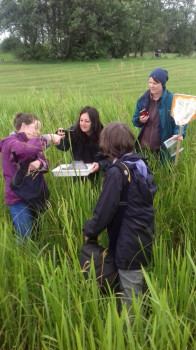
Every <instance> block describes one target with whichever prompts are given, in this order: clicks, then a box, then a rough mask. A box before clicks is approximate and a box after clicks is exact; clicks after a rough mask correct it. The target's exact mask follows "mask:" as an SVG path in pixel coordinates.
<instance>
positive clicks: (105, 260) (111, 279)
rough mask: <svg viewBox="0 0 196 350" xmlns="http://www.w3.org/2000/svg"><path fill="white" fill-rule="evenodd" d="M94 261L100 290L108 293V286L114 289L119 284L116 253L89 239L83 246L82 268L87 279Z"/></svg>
mask: <svg viewBox="0 0 196 350" xmlns="http://www.w3.org/2000/svg"><path fill="white" fill-rule="evenodd" d="M92 259H93V263H94V267H95V275H96V280H97V284H98V286H99V288H100V289H101V291H102V292H103V293H107V291H108V285H109V286H110V288H111V289H112V288H114V287H115V286H116V285H117V283H118V280H117V278H118V270H117V268H116V265H115V261H114V252H113V251H112V250H108V248H103V247H102V246H100V245H99V243H98V242H97V241H96V240H91V239H89V240H88V241H87V242H85V243H84V244H83V246H82V250H81V256H80V266H81V268H82V273H83V275H84V277H85V279H86V280H87V279H89V273H90V267H91V260H92Z"/></svg>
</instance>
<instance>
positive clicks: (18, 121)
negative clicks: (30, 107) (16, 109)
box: [14, 113, 40, 131]
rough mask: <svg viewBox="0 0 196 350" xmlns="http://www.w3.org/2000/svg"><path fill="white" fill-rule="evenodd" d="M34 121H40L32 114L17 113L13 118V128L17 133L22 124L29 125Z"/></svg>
mask: <svg viewBox="0 0 196 350" xmlns="http://www.w3.org/2000/svg"><path fill="white" fill-rule="evenodd" d="M36 120H38V121H40V120H39V118H38V117H37V116H36V115H35V114H32V113H17V114H16V116H15V118H14V128H15V131H19V130H20V128H21V126H22V123H24V124H26V125H29V124H32V123H33V122H35V121H36Z"/></svg>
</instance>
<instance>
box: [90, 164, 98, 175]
mask: <svg viewBox="0 0 196 350" xmlns="http://www.w3.org/2000/svg"><path fill="white" fill-rule="evenodd" d="M98 170H99V163H96V162H94V163H93V168H92V170H91V173H96V171H98Z"/></svg>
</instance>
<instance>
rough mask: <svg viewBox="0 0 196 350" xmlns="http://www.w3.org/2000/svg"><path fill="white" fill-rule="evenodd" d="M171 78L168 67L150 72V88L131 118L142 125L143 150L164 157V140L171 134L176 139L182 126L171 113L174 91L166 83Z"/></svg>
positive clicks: (138, 125)
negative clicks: (170, 90) (176, 122)
mask: <svg viewBox="0 0 196 350" xmlns="http://www.w3.org/2000/svg"><path fill="white" fill-rule="evenodd" d="M168 79H169V78H168V71H167V70H166V69H163V68H156V69H154V70H153V71H152V72H151V73H150V75H149V81H148V84H149V90H147V91H146V92H145V93H144V94H143V95H142V96H141V97H140V98H139V100H138V101H137V105H136V109H135V113H134V116H133V121H132V122H133V125H134V126H136V127H139V128H140V132H139V136H138V139H137V147H138V148H140V149H141V150H143V151H145V150H146V149H147V148H148V149H150V151H151V152H152V153H154V154H155V155H161V158H162V160H164V156H165V152H166V147H165V144H164V141H166V140H167V139H169V138H170V137H174V138H176V139H177V138H178V134H179V127H178V126H177V125H176V124H175V121H174V119H173V117H172V116H171V107H172V101H173V94H172V93H171V92H169V91H168V90H167V89H166V87H165V84H166V82H167V80H168ZM175 135H176V136H175ZM183 136H185V135H183Z"/></svg>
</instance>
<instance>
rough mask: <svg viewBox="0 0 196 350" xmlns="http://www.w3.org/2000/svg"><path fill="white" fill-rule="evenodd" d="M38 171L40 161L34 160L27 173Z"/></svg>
mask: <svg viewBox="0 0 196 350" xmlns="http://www.w3.org/2000/svg"><path fill="white" fill-rule="evenodd" d="M38 169H40V161H39V160H34V162H31V163H30V164H29V167H28V173H30V172H31V171H35V170H38Z"/></svg>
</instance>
